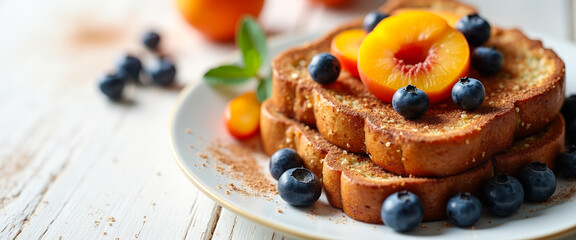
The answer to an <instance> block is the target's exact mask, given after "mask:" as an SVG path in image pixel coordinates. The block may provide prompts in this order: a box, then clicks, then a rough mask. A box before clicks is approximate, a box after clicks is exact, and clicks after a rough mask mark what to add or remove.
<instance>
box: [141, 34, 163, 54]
mask: <svg viewBox="0 0 576 240" xmlns="http://www.w3.org/2000/svg"><path fill="white" fill-rule="evenodd" d="M142 43H143V44H144V46H145V47H146V48H148V49H149V50H152V51H156V50H157V49H158V44H159V43H160V35H159V34H158V33H156V32H154V31H148V32H146V33H144V35H142Z"/></svg>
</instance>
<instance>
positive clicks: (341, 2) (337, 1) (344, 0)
mask: <svg viewBox="0 0 576 240" xmlns="http://www.w3.org/2000/svg"><path fill="white" fill-rule="evenodd" d="M310 1H311V2H317V3H321V4H324V5H326V6H328V7H342V6H346V5H348V4H349V3H351V2H352V1H354V0H310Z"/></svg>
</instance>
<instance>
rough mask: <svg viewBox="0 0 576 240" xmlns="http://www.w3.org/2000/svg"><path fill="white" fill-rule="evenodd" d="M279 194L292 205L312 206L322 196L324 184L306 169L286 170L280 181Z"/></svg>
mask: <svg viewBox="0 0 576 240" xmlns="http://www.w3.org/2000/svg"><path fill="white" fill-rule="evenodd" d="M278 194H279V195H280V197H281V198H282V199H283V200H284V201H286V202H287V203H288V204H290V205H294V206H308V205H312V204H313V203H315V202H316V201H318V198H320V195H321V194H322V183H320V180H318V178H317V177H316V175H314V173H312V172H311V171H310V170H308V169H306V168H301V167H297V168H292V169H288V170H286V172H284V173H283V174H282V176H280V178H279V179H278Z"/></svg>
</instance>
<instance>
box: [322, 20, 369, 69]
mask: <svg viewBox="0 0 576 240" xmlns="http://www.w3.org/2000/svg"><path fill="white" fill-rule="evenodd" d="M365 36H366V32H365V31H364V30H363V29H350V30H346V31H343V32H341V33H339V34H338V35H336V37H334V39H332V43H331V44H330V53H332V54H333V55H334V56H335V57H336V58H338V61H340V63H341V64H342V68H343V69H344V70H346V71H348V72H349V73H350V75H352V76H354V77H358V76H359V75H358V50H359V49H360V44H361V43H362V40H363V39H364V37H365Z"/></svg>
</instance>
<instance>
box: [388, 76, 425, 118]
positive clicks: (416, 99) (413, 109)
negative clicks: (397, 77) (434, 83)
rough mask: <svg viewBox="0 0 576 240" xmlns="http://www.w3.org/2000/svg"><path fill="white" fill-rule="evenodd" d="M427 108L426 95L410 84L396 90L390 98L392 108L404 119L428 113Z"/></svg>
mask: <svg viewBox="0 0 576 240" xmlns="http://www.w3.org/2000/svg"><path fill="white" fill-rule="evenodd" d="M429 106H430V99H428V95H426V93H425V92H424V91H422V90H420V89H417V88H416V87H415V86H412V85H410V84H408V86H406V87H403V88H400V89H398V91H396V92H395V93H394V96H392V107H394V110H396V112H398V114H400V115H402V116H403V117H405V118H417V117H420V116H422V115H424V113H426V111H428V107H429Z"/></svg>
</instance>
